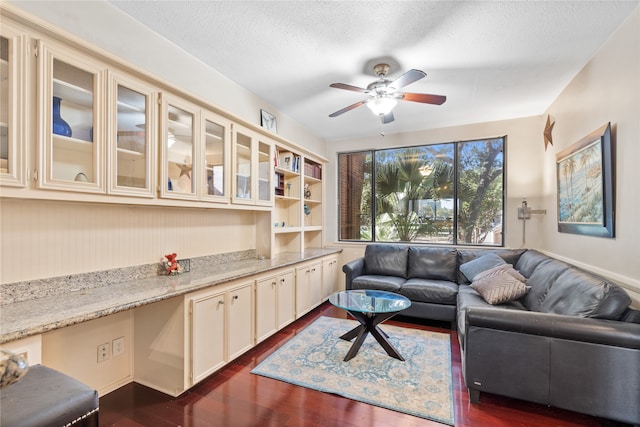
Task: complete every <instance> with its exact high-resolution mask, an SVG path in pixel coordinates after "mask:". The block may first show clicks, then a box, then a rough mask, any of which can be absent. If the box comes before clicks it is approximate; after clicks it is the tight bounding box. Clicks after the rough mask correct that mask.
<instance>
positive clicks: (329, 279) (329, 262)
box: [322, 255, 340, 300]
mask: <svg viewBox="0 0 640 427" xmlns="http://www.w3.org/2000/svg"><path fill="white" fill-rule="evenodd" d="M339 262H340V257H339V256H338V255H332V256H328V257H325V258H323V260H322V299H323V300H325V299H327V298H329V295H331V294H334V293H336V292H338V290H339V286H340V282H339V281H338V277H339V274H340V266H339V264H338V263H339Z"/></svg>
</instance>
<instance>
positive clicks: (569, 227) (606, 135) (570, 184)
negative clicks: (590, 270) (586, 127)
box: [556, 123, 615, 237]
mask: <svg viewBox="0 0 640 427" xmlns="http://www.w3.org/2000/svg"><path fill="white" fill-rule="evenodd" d="M612 152H613V150H612V142H611V123H607V124H605V125H604V126H602V127H600V128H599V129H596V130H595V131H593V132H591V133H590V134H589V135H587V136H585V137H584V138H582V139H581V140H580V141H578V142H576V143H575V144H572V145H570V146H569V147H567V148H565V149H564V150H562V151H560V152H559V153H558V154H556V179H557V182H558V184H557V190H558V231H559V232H561V233H573V234H582V235H586V236H596V237H614V236H615V232H614V212H613V206H614V205H615V204H614V200H613V167H614V164H613V157H612Z"/></svg>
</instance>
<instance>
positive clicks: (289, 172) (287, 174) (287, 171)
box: [274, 168, 300, 178]
mask: <svg viewBox="0 0 640 427" xmlns="http://www.w3.org/2000/svg"><path fill="white" fill-rule="evenodd" d="M274 170H275V171H276V172H280V173H282V174H284V176H285V177H286V178H290V177H296V176H300V174H299V173H297V172H294V171H292V170H291V169H282V168H274Z"/></svg>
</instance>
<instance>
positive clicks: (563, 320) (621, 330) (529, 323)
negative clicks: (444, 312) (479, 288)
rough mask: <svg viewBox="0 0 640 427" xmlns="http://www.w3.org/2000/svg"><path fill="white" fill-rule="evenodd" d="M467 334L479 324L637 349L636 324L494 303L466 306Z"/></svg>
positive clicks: (639, 335) (638, 327) (639, 346)
mask: <svg viewBox="0 0 640 427" xmlns="http://www.w3.org/2000/svg"><path fill="white" fill-rule="evenodd" d="M465 326H466V329H465V330H466V331H467V334H466V335H467V336H468V335H469V333H468V332H469V330H470V328H471V327H481V328H487V329H496V330H503V331H510V332H517V333H523V334H529V335H539V336H545V337H550V338H561V339H567V340H573V341H584V342H590V343H594V344H604V345H613V346H618V347H627V348H632V349H640V324H636V323H627V322H620V321H615V320H604V319H593V318H583V317H574V316H563V315H559V314H550V313H540V312H532V311H521V310H501V309H496V308H495V307H468V308H467V309H466V314H465Z"/></svg>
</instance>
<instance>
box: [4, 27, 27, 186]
mask: <svg viewBox="0 0 640 427" xmlns="http://www.w3.org/2000/svg"><path fill="white" fill-rule="evenodd" d="M0 31H1V32H2V35H1V36H0V184H1V185H7V186H15V187H25V186H26V185H27V181H26V173H27V165H26V156H25V154H24V153H25V149H26V147H25V146H24V140H23V135H24V127H25V120H24V117H25V116H26V113H25V111H24V107H25V99H23V98H21V97H20V96H19V94H21V93H24V91H23V87H24V75H25V71H24V68H25V59H24V58H26V53H25V51H24V49H25V46H26V42H25V39H26V36H25V35H24V34H22V33H20V32H18V31H14V30H13V28H12V27H11V26H10V25H8V24H5V23H3V25H2V26H0Z"/></svg>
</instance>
